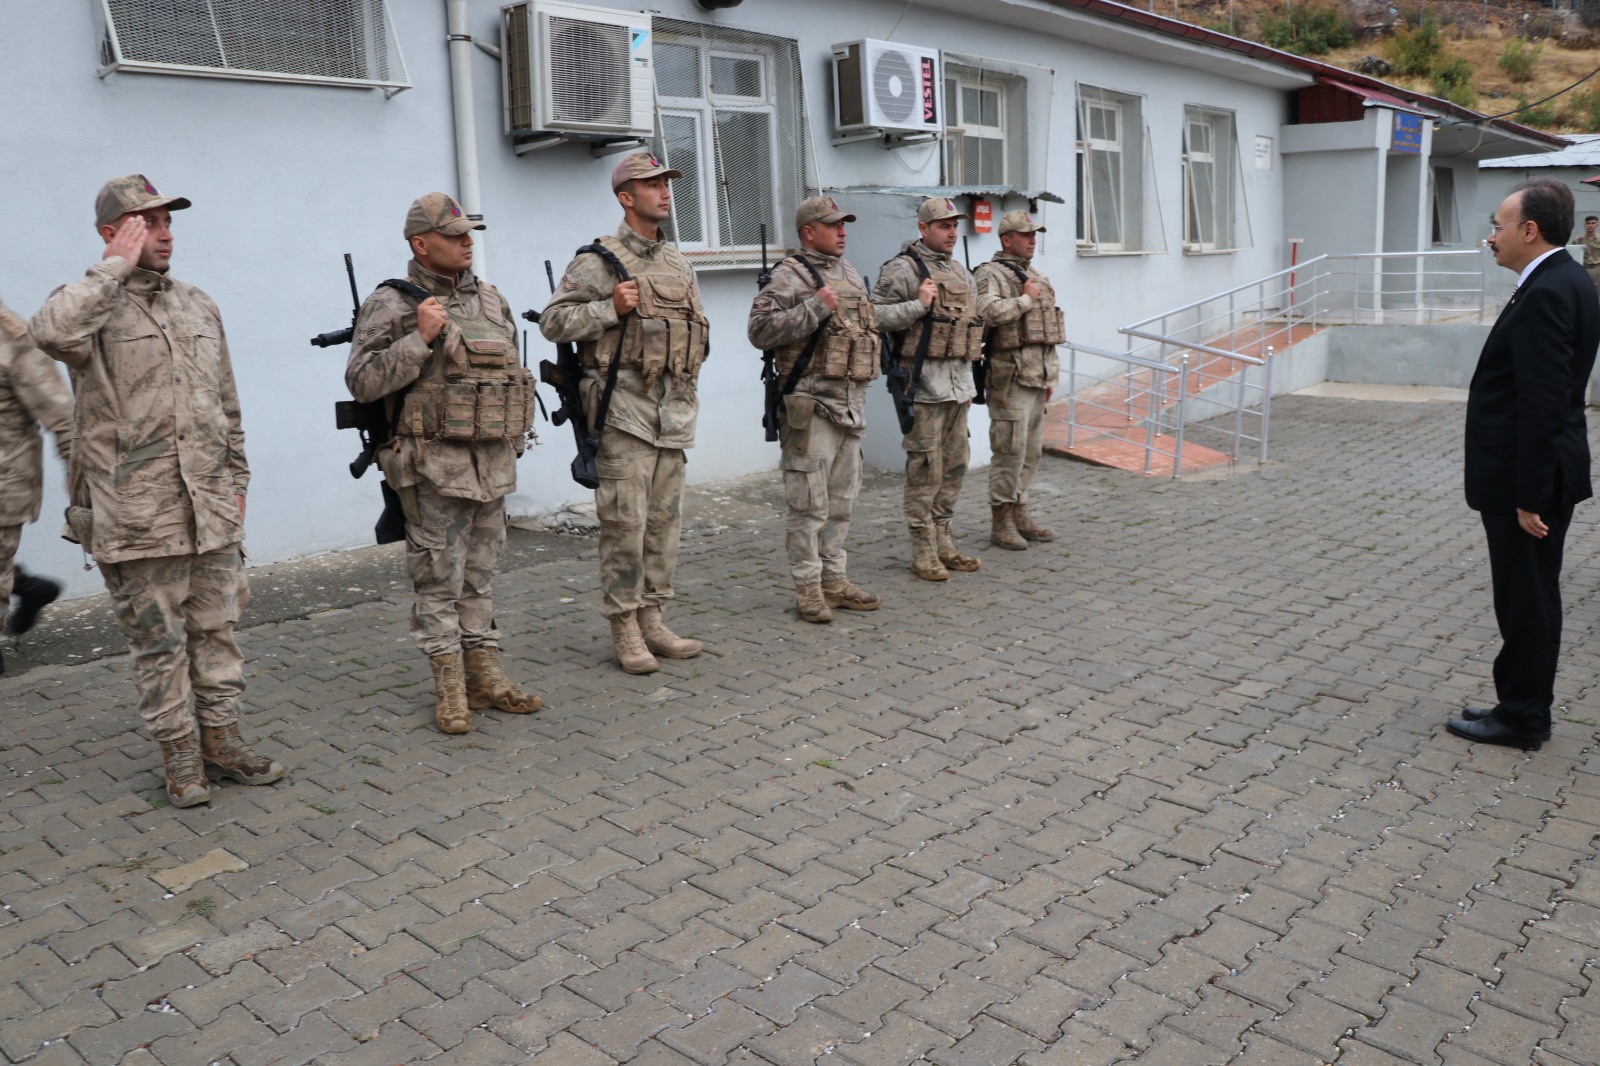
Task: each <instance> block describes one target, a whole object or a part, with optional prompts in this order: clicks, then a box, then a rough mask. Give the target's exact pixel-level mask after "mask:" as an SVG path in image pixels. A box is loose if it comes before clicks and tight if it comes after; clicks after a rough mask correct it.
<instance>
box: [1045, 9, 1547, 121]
mask: <svg viewBox="0 0 1600 1066" xmlns="http://www.w3.org/2000/svg"><path fill="white" fill-rule="evenodd" d="M1041 2H1043V3H1045V4H1048V5H1050V6H1052V7H1059V8H1077V9H1079V10H1081V11H1087V12H1089V13H1090V14H1093V15H1097V16H1099V17H1101V18H1106V19H1112V20H1115V21H1118V22H1131V23H1133V24H1135V25H1138V26H1141V27H1143V28H1145V29H1148V30H1153V31H1155V32H1157V33H1160V34H1164V35H1166V36H1168V37H1179V38H1183V39H1185V40H1189V41H1194V42H1196V43H1198V44H1208V45H1212V46H1213V47H1217V48H1222V49H1225V50H1227V51H1230V52H1237V53H1240V54H1241V55H1247V56H1250V57H1252V58H1254V59H1260V60H1264V61H1266V62H1268V63H1276V64H1278V65H1279V66H1285V67H1292V68H1294V69H1297V70H1303V71H1305V72H1306V73H1308V74H1312V75H1315V76H1317V77H1319V78H1326V79H1329V80H1337V81H1343V82H1346V83H1349V84H1352V85H1357V86H1365V87H1367V88H1370V89H1373V90H1375V91H1378V92H1382V93H1387V94H1390V95H1393V96H1397V97H1399V98H1400V99H1402V100H1409V101H1412V102H1413V103H1415V104H1416V105H1417V106H1425V107H1427V108H1429V109H1430V110H1433V111H1439V112H1443V113H1444V114H1447V115H1454V116H1456V117H1457V118H1462V119H1466V120H1468V121H1470V122H1473V123H1477V122H1483V121H1487V122H1488V123H1489V124H1490V125H1493V126H1496V127H1499V128H1500V129H1502V130H1504V131H1505V132H1507V133H1510V134H1512V135H1514V136H1517V137H1522V138H1525V139H1527V140H1530V141H1534V142H1537V143H1540V144H1547V145H1549V146H1551V147H1552V148H1565V147H1567V146H1568V145H1569V144H1570V143H1571V142H1569V141H1567V140H1566V139H1565V138H1563V137H1560V136H1557V135H1556V134H1553V133H1545V132H1544V131H1543V130H1536V129H1534V128H1532V127H1531V126H1524V125H1522V124H1521V123H1520V122H1512V121H1511V120H1510V119H1503V118H1495V119H1491V118H1489V117H1488V116H1487V115H1485V114H1483V113H1482V112H1480V111H1474V110H1473V109H1472V108H1470V107H1462V106H1461V105H1460V104H1453V103H1451V102H1450V101H1449V100H1441V99H1439V98H1438V97H1437V96H1428V95H1427V94H1426V93H1416V92H1412V91H1411V90H1409V89H1404V88H1402V87H1400V86H1398V85H1391V84H1390V83H1389V82H1386V81H1381V80H1379V79H1377V78H1373V77H1370V76H1368V75H1366V74H1358V73H1356V72H1355V71H1353V70H1345V69H1344V68H1343V67H1336V66H1334V65H1333V64H1331V63H1323V62H1320V61H1318V60H1315V59H1308V58H1306V57H1305V56H1297V55H1295V54H1294V53H1293V52H1285V51H1282V50H1280V49H1277V48H1269V47H1268V46H1266V45H1264V44H1257V43H1256V42H1254V41H1247V40H1244V39H1243V38H1241V37H1232V36H1230V35H1228V34H1226V33H1219V32H1217V31H1216V30H1208V29H1206V28H1205V27H1204V26H1196V25H1193V24H1192V23H1188V22H1182V21H1179V20H1178V19H1172V18H1167V17H1166V16H1165V15H1157V14H1155V13H1154V12H1150V11H1140V10H1139V9H1138V8H1133V7H1128V6H1126V5H1124V4H1116V3H1112V2H1111V0H1041Z"/></svg>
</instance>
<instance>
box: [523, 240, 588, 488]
mask: <svg viewBox="0 0 1600 1066" xmlns="http://www.w3.org/2000/svg"><path fill="white" fill-rule="evenodd" d="M544 276H545V280H547V281H548V282H549V283H550V295H551V296H554V295H555V294H556V272H555V269H554V268H553V267H552V266H551V265H550V260H548V259H546V260H545V261H544ZM522 317H523V318H525V319H527V320H528V321H529V322H538V321H539V312H537V311H524V312H523V313H522ZM539 377H540V379H541V380H543V381H547V382H549V383H550V387H551V388H553V389H555V390H556V398H557V399H559V400H560V401H561V406H560V407H558V408H556V410H555V413H554V414H553V415H551V416H550V421H552V422H554V423H555V424H556V425H558V426H561V425H566V424H568V423H571V424H572V436H573V439H574V440H575V441H576V443H577V445H578V454H577V455H575V456H573V458H572V480H574V481H576V482H577V483H578V484H580V485H582V486H583V487H584V488H586V489H596V488H599V487H600V473H599V471H598V469H596V467H595V462H594V457H595V452H596V451H598V450H599V445H598V443H597V442H596V443H595V445H594V448H593V449H592V450H591V449H590V448H589V447H588V445H589V444H590V443H591V438H590V435H589V420H588V418H586V417H585V416H584V413H583V395H582V393H581V392H580V391H579V388H578V386H579V383H580V382H582V381H583V364H582V363H580V362H579V361H578V346H577V345H575V344H573V343H572V342H571V341H558V342H556V361H555V362H553V363H552V362H551V361H550V360H548V359H541V360H539Z"/></svg>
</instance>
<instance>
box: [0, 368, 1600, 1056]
mask: <svg viewBox="0 0 1600 1066" xmlns="http://www.w3.org/2000/svg"><path fill="white" fill-rule="evenodd" d="M1275 410H1276V414H1277V418H1276V419H1275V422H1276V425H1275V433H1274V438H1273V454H1274V456H1275V461H1274V463H1273V464H1271V465H1270V466H1268V467H1266V468H1264V469H1261V470H1253V469H1252V470H1246V471H1241V472H1240V473H1237V474H1235V475H1233V476H1230V477H1226V478H1215V479H1203V480H1192V481H1190V480H1186V481H1181V482H1171V481H1166V482H1163V481H1152V480H1149V479H1144V478H1137V477H1130V476H1127V475H1125V474H1121V473H1116V472H1110V471H1106V470H1103V469H1097V468H1092V467H1087V466H1081V465H1076V464H1072V463H1068V462H1065V461H1061V460H1056V459H1050V460H1047V461H1046V463H1045V466H1044V468H1043V470H1042V472H1041V478H1040V483H1039V485H1038V488H1037V492H1036V497H1037V505H1036V510H1037V511H1038V512H1039V513H1041V514H1042V515H1043V516H1044V517H1045V518H1046V519H1047V520H1048V521H1049V522H1050V524H1051V525H1053V526H1054V527H1055V528H1056V530H1057V531H1058V534H1059V539H1058V540H1057V541H1056V542H1055V543H1054V544H1051V545H1044V546H1036V547H1033V548H1031V549H1030V550H1029V551H1027V552H1026V553H1011V552H1003V551H998V550H993V549H991V548H990V547H989V546H988V545H987V543H986V539H987V538H986V536H985V535H984V534H983V530H984V528H985V527H984V526H983V525H981V524H980V519H981V517H982V515H981V511H982V504H983V488H984V481H985V477H984V474H983V473H982V472H979V473H978V474H977V475H976V476H974V477H973V478H971V479H970V480H969V485H968V489H967V492H966V494H965V495H964V497H963V501H962V506H961V512H960V520H959V522H958V526H959V527H960V528H961V529H962V530H964V531H965V534H966V536H965V542H966V546H967V547H968V549H969V550H975V551H976V552H977V554H979V555H980V556H981V557H982V558H983V560H984V564H985V567H984V569H983V570H982V571H980V572H978V573H975V574H956V575H953V576H952V579H951V580H950V581H949V582H948V583H946V584H943V585H930V584H925V583H922V582H918V581H916V580H915V579H913V578H912V577H911V576H910V574H909V572H908V571H907V566H906V564H907V558H906V555H907V543H906V539H905V536H904V534H903V530H902V524H901V521H900V519H899V516H898V497H899V484H898V481H897V479H895V478H894V477H892V476H888V475H873V476H871V477H870V478H869V481H868V484H867V486H866V489H865V490H864V492H863V495H862V499H861V503H860V506H859V508H858V512H857V521H856V525H855V533H854V534H853V538H852V548H853V567H852V569H853V574H852V576H853V577H854V578H855V579H856V580H857V581H858V582H860V583H861V584H863V585H864V586H866V587H868V588H871V589H873V590H875V591H879V592H881V593H882V594H883V595H884V597H885V599H886V601H887V603H886V606H885V607H884V608H883V609H882V610H880V611H878V612H876V613H872V614H849V613H846V612H840V614H839V616H838V617H837V618H836V620H835V621H834V623H833V624H832V625H830V626H811V625H805V624H803V623H800V622H798V621H797V619H796V618H795V616H794V614H793V610H792V595H791V593H790V592H789V590H788V589H787V587H786V586H787V584H788V583H787V580H786V578H785V574H786V566H785V563H784V560H783V555H782V552H783V545H782V528H783V519H782V516H781V514H780V513H779V511H778V510H777V508H776V506H775V503H776V501H777V500H779V499H780V498H781V492H780V490H779V488H778V486H777V484H776V483H775V482H774V480H773V479H771V478H769V477H758V478H753V479H746V480H743V481H740V482H738V483H733V484H729V485H721V486H712V487H710V488H709V489H702V490H698V491H697V494H696V499H697V500H698V501H699V503H698V506H699V507H700V508H701V513H700V514H698V515H694V516H692V518H693V520H692V521H691V523H690V525H691V527H692V530H691V532H690V533H688V534H687V535H686V538H685V542H684V545H683V551H682V562H681V565H680V571H679V576H680V579H681V582H680V599H679V600H678V601H677V603H676V604H675V605H674V606H673V607H672V609H671V610H670V611H669V615H670V617H671V619H672V621H673V623H674V624H675V626H676V627H677V628H678V629H679V630H680V631H681V632H684V633H687V634H692V635H694V636H696V637H700V638H702V639H704V640H705V641H706V642H707V646H708V650H707V652H706V654H705V655H703V656H702V657H700V658H699V659H695V660H688V661H681V662H672V661H667V662H664V663H663V666H664V669H663V670H662V672H661V673H659V674H656V675H654V676H651V677H630V676H628V675H626V674H623V673H621V672H620V671H618V670H617V669H615V668H614V667H613V666H612V665H611V664H610V662H609V654H608V642H607V640H606V631H605V629H604V626H603V625H602V622H601V619H600V617H599V615H598V614H597V612H596V611H595V609H594V608H595V602H594V601H595V594H594V591H593V583H594V578H593V569H594V567H593V563H592V553H591V554H590V555H589V556H588V557H587V559H586V561H583V562H580V563H577V564H574V563H573V562H572V561H571V558H572V554H573V552H572V551H571V550H566V551H563V552H555V551H552V553H551V555H550V556H549V559H550V561H548V562H545V561H539V560H538V559H537V556H536V555H534V554H533V553H534V552H536V551H537V549H536V548H529V549H528V550H526V551H524V552H523V553H522V555H521V556H519V558H518V560H517V563H516V565H514V566H513V567H512V568H511V569H509V570H508V571H507V572H506V573H504V574H502V575H501V576H500V577H499V579H498V584H497V591H498V599H499V614H500V624H501V627H502V628H503V630H504V631H505V633H506V634H507V641H506V658H507V665H508V668H509V670H510V672H511V673H512V674H513V676H515V677H516V678H517V679H518V680H521V681H524V682H528V683H531V685H532V687H533V688H535V689H536V690H537V691H539V692H540V693H541V694H542V695H544V696H545V698H546V700H547V703H548V707H547V709H546V710H544V711H542V712H541V713H540V714H538V715H536V716H533V717H531V718H521V717H513V716H506V715H495V714H485V715H481V716H479V718H478V727H477V728H476V730H475V731H474V732H473V733H471V734H469V735H467V736H463V737H459V738H445V737H442V736H440V735H439V734H438V733H436V732H435V731H434V730H433V729H432V728H431V702H430V697H429V689H430V685H429V675H428V669H427V665H426V663H425V662H424V661H423V659H422V657H421V656H420V655H419V654H417V653H416V652H415V651H414V650H413V649H412V647H411V645H410V641H409V638H408V637H407V635H406V613H407V609H408V604H407V602H406V600H405V597H404V596H403V595H402V594H398V593H396V594H393V595H392V596H391V598H387V599H374V600H372V601H371V602H366V603H357V604H354V605H351V606H345V607H337V608H335V609H331V610H327V611H323V612H320V613H317V614H314V615H312V616H310V617H304V618H298V619H293V620H289V621H283V622H276V623H271V624H265V625H258V626H254V627H252V628H250V629H249V630H247V631H246V632H245V633H244V634H243V637H242V643H243V645H244V648H245V651H246V655H247V657H248V668H249V671H250V679H249V680H250V689H249V692H248V694H247V705H248V709H249V713H248V717H247V720H246V723H245V730H246V732H247V733H248V734H251V735H253V736H255V737H258V738H260V741H259V743H260V747H261V748H263V749H264V750H265V751H267V752H269V753H270V754H272V755H274V756H276V757H279V758H281V759H283V760H284V761H285V762H287V763H289V764H290V765H291V766H292V767H293V768H294V769H293V772H292V774H291V775H290V777H289V779H288V780H287V781H286V782H284V783H282V784H280V785H278V786H275V787H269V788H261V789H248V788H243V787H239V786H234V785H224V786H220V787H219V789H218V791H217V793H216V794H215V798H214V801H213V802H212V803H211V804H210V806H208V807H198V808H193V809H189V810H183V811H178V810H173V809H170V808H167V807H165V806H164V805H163V804H162V801H161V795H162V789H161V784H160V781H159V778H158V777H157V775H156V769H157V766H158V758H157V753H156V750H155V746H154V745H153V744H152V743H150V742H149V741H148V740H147V739H145V738H144V737H143V736H141V735H140V734H139V732H138V731H137V730H136V729H135V727H134V720H135V719H134V714H133V711H132V703H133V689H132V683H131V680H130V676H129V669H128V666H127V664H126V662H125V660H123V659H122V658H120V657H119V658H110V659H102V660H98V661H94V662H89V663H84V664H80V665H72V666H40V667H37V668H35V669H32V670H31V671H29V672H27V673H23V674H20V675H18V676H10V677H6V678H4V679H0V702H3V704H4V705H5V706H6V708H7V710H8V718H7V726H8V730H7V733H6V736H5V737H4V738H3V740H0V773H3V774H4V790H5V795H4V802H3V804H0V904H3V905H4V910H0V957H4V958H6V959H8V960H10V965H9V966H7V967H6V968H5V970H4V971H0V1054H3V1055H4V1057H5V1058H6V1060H7V1061H10V1062H29V1063H33V1064H41V1066H42V1064H47V1063H57V1062H61V1063H66V1062H71V1063H80V1062H89V1063H114V1062H129V1063H160V1064H168V1066H177V1064H189V1063H210V1062H231V1063H234V1064H236V1066H254V1064H267V1063H272V1064H278V1066H284V1064H291V1063H299V1062H329V1063H335V1062H348V1063H365V1062H372V1063H394V1062H415V1061H424V1060H430V1061H438V1062H461V1063H500V1062H506V1063H509V1062H519V1061H528V1060H530V1059H531V1060H532V1061H535V1062H538V1063H541V1064H546V1063H548V1064H550V1066H608V1064H617V1063H632V1064H638V1066H684V1064H691V1063H693V1064H699V1066H724V1064H739V1066H790V1064H800V1063H804V1064H811V1063H815V1062H817V1061H819V1060H824V1059H830V1058H831V1059H833V1060H834V1061H842V1062H847V1063H853V1064H857V1066H891V1064H896V1063H916V1062H922V1063H938V1064H952V1066H953V1064H975V1066H1006V1064H1010V1063H1017V1064H1021V1066H1063V1064H1072V1066H1085V1064H1096V1063H1104V1064H1108V1066H1109V1064H1112V1063H1117V1062H1124V1061H1130V1060H1133V1059H1138V1060H1139V1061H1140V1062H1148V1063H1168V1062H1170V1063H1182V1064H1185V1066H1189V1064H1198V1063H1218V1064H1224V1063H1234V1064H1239V1066H1244V1064H1250V1063H1272V1064H1279V1066H1299V1064H1308V1066H1309V1064H1316V1063H1331V1062H1334V1061H1338V1062H1340V1063H1341V1064H1346V1066H1358V1064H1362V1063H1395V1062H1407V1063H1412V1062H1415V1063H1436V1062H1438V1063H1463V1064H1465V1063H1474V1064H1480V1066H1481V1064H1484V1063H1498V1064H1501V1066H1522V1064H1525V1063H1528V1062H1530V1061H1533V1062H1537V1063H1540V1064H1562V1063H1584V1062H1592V1061H1594V1048H1595V1046H1596V1040H1597V1039H1600V1020H1597V1019H1600V1008H1597V1007H1596V1005H1595V1000H1596V998H1597V997H1596V993H1595V980H1596V976H1597V975H1600V871H1597V869H1596V865H1595V861H1594V841H1595V838H1596V837H1597V836H1600V748H1597V746H1596V744H1595V738H1596V732H1597V730H1596V720H1597V712H1596V708H1595V706H1594V696H1593V694H1592V693H1593V690H1594V688H1595V686H1596V682H1597V678H1600V647H1597V646H1596V644H1595V641H1594V637H1595V627H1596V614H1597V610H1600V607H1597V602H1600V601H1597V598H1596V596H1595V594H1594V593H1595V589H1596V587H1597V585H1600V539H1597V538H1596V537H1595V536H1594V531H1595V519H1596V516H1597V515H1600V507H1596V506H1595V505H1588V506H1586V507H1583V508H1580V510H1579V513H1578V520H1577V522H1576V523H1575V525H1574V530H1573V533H1572V536H1571V537H1570V538H1569V542H1568V552H1569V560H1568V564H1567V581H1566V589H1567V599H1568V610H1567V634H1566V641H1565V645H1564V650H1563V655H1562V669H1561V677H1560V680H1559V683H1558V692H1559V695H1560V698H1561V699H1562V701H1563V703H1562V705H1561V706H1560V707H1559V708H1558V710H1557V721H1556V729H1555V739H1554V741H1553V742H1552V743H1550V744H1548V745H1546V746H1545V748H1544V750H1542V751H1540V752H1537V753H1533V754H1523V753H1521V752H1516V751H1508V750H1501V749H1493V748H1485V747H1476V748H1475V747H1473V746H1471V745H1468V744H1466V743H1464V742H1462V741H1459V740H1457V739H1454V738H1452V737H1450V736H1448V735H1447V734H1446V733H1445V732H1444V729H1443V725H1444V721H1445V718H1446V717H1447V715H1448V714H1449V713H1450V711H1451V710H1452V709H1453V708H1455V707H1458V706H1460V705H1461V704H1463V703H1466V702H1469V701H1476V700H1481V699H1483V698H1484V697H1485V696H1486V694H1487V693H1488V692H1489V688H1490V686H1489V655H1490V654H1491V653H1492V651H1493V649H1494V647H1495V640H1496V637H1495V633H1494V627H1493V620H1492V615H1491V613H1490V605H1489V595H1488V589H1487V587H1486V582H1487V568H1486V563H1485V558H1484V546H1483V542H1482V535H1481V533H1480V532H1479V529H1478V527H1477V525H1476V523H1475V521H1474V519H1473V516H1472V515H1471V514H1470V513H1469V512H1467V511H1466V510H1465V508H1464V506H1463V505H1462V503H1461V501H1460V490H1459V484H1460V472H1459V463H1460V436H1461V413H1462V412H1461V408H1460V407H1457V406H1451V405H1448V404H1409V403H1392V404H1381V403H1372V402H1357V401H1348V400H1334V399H1313V398H1308V397H1290V398H1286V399H1283V400H1280V401H1279V402H1278V403H1276V404H1275ZM568 548H569V549H570V544H569V545H568ZM529 560H532V561H529ZM48 624H49V619H48V618H47V619H46V620H45V621H44V622H43V623H41V625H48ZM191 864H193V865H191ZM241 866H242V867H243V868H241ZM184 867H187V870H180V868H184ZM175 870H178V871H179V875H173V874H171V873H169V872H170V871H175ZM180 875H183V876H180ZM191 877H193V878H197V879H196V880H195V881H194V883H193V884H192V885H188V886H187V887H184V882H186V881H188V880H189V879H190V878H191ZM163 880H166V881H167V883H169V884H174V885H175V886H177V887H180V888H181V889H182V890H181V891H179V892H177V893H171V892H169V891H168V890H167V889H166V888H164V887H163V885H162V881H163Z"/></svg>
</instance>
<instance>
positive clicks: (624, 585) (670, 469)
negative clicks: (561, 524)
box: [594, 428, 685, 618]
mask: <svg viewBox="0 0 1600 1066" xmlns="http://www.w3.org/2000/svg"><path fill="white" fill-rule="evenodd" d="M684 465H685V458H684V454H683V449H681V448H657V447H656V446H655V445H653V444H651V443H649V442H648V441H643V440H640V439H639V438H638V437H634V436H631V435H629V434H627V433H624V432H623V431H622V430H620V429H616V428H611V429H608V430H607V431H606V433H605V435H604V436H603V437H601V438H600V452H599V454H597V455H596V456H595V467H596V469H597V470H598V472H599V474H600V487H599V488H597V489H595V490H594V509H595V515H596V517H598V518H599V519H600V613H601V614H603V615H605V616H606V617H607V618H615V617H616V616H617V615H622V614H627V613H628V612H629V611H635V610H638V609H639V608H640V607H645V606H659V605H660V604H661V602H662V601H663V600H669V599H671V598H672V575H673V573H674V572H675V571H676V570H677V569H678V537H679V534H680V533H681V532H682V529H683V477H684Z"/></svg>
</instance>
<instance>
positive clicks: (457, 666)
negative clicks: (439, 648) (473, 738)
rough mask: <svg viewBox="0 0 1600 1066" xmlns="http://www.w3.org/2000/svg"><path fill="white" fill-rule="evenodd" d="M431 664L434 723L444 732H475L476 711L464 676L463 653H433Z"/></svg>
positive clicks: (429, 659)
mask: <svg viewBox="0 0 1600 1066" xmlns="http://www.w3.org/2000/svg"><path fill="white" fill-rule="evenodd" d="M428 665H429V666H431V667H433V724H434V725H436V726H438V727H439V732H441V733H469V732H471V731H472V711H471V709H470V708H468V707H467V686H466V683H465V682H464V681H463V680H462V678H461V653H460V652H458V651H456V652H450V653H449V654H446V655H432V656H429V657H428Z"/></svg>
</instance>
